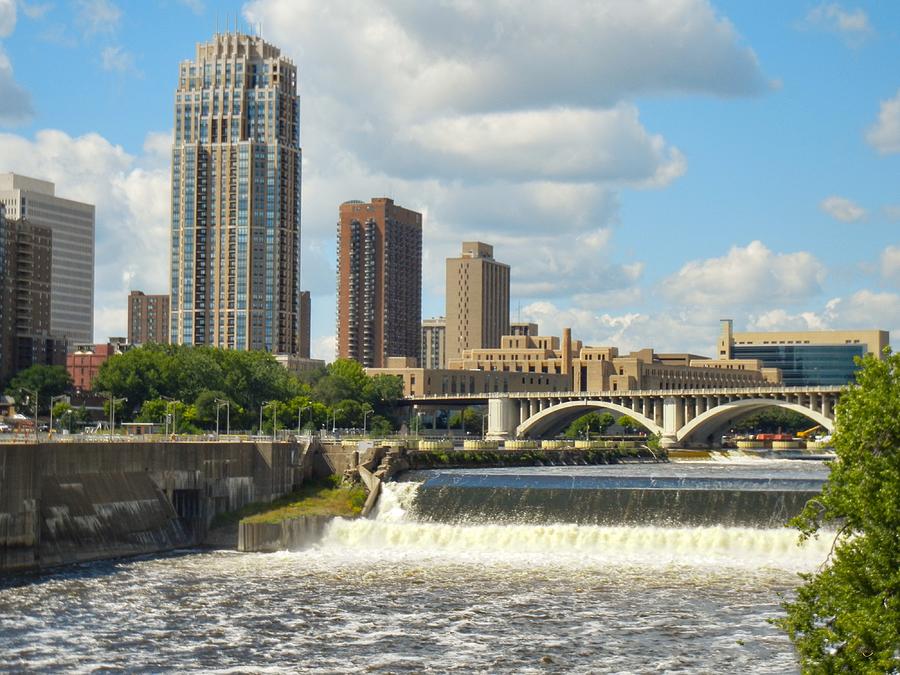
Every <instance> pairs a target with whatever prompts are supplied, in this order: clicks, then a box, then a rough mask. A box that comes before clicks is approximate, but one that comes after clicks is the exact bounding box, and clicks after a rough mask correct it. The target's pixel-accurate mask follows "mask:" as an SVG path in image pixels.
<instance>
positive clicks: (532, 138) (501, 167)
mask: <svg viewBox="0 0 900 675" xmlns="http://www.w3.org/2000/svg"><path fill="white" fill-rule="evenodd" d="M399 135H400V140H401V141H405V142H406V144H404V146H406V145H407V144H408V147H404V146H401V147H399V148H398V147H397V146H396V145H393V146H392V148H394V149H396V150H399V152H400V153H401V154H402V157H403V158H404V160H405V161H406V162H407V163H408V164H409V166H408V167H403V169H405V171H404V173H412V174H417V175H444V176H465V177H466V179H467V180H472V181H480V180H484V179H486V178H498V177H503V178H507V179H510V180H522V181H531V180H550V181H560V182H588V181H590V182H621V183H636V184H641V183H651V184H659V185H662V184H666V183H668V182H670V181H671V180H674V179H675V178H677V177H678V176H680V175H681V174H683V173H684V170H685V162H684V157H683V156H682V155H681V153H680V152H679V151H678V150H677V149H675V148H672V147H669V146H667V144H666V142H665V141H664V140H663V138H662V137H661V136H654V135H650V134H648V133H647V131H646V129H644V127H642V126H641V124H640V121H639V119H638V111H637V109H636V108H635V107H634V106H632V105H626V104H621V105H618V106H615V107H613V108H609V109H604V110H588V109H571V108H556V109H551V110H525V111H516V112H502V113H488V114H479V115H458V116H455V117H441V118H437V119H432V120H428V121H426V122H423V123H420V124H414V125H412V126H410V127H409V128H408V129H404V130H401V131H400V132H399Z"/></svg>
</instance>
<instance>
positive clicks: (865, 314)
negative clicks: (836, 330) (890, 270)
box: [829, 289, 900, 340]
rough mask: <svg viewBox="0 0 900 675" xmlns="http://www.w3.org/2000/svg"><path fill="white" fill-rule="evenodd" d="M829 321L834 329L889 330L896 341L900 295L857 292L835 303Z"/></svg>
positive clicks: (899, 318)
mask: <svg viewBox="0 0 900 675" xmlns="http://www.w3.org/2000/svg"><path fill="white" fill-rule="evenodd" d="M829 319H830V322H831V325H832V326H834V327H840V328H848V329H851V328H880V329H883V330H889V331H891V333H892V334H893V335H894V340H896V339H897V334H898V333H900V295H898V294H896V293H879V292H876V291H872V290H869V289H863V290H860V291H857V292H856V293H854V294H853V295H852V296H850V297H849V298H847V299H846V300H843V299H839V300H837V301H836V302H834V303H833V305H832V307H831V308H830V316H829Z"/></svg>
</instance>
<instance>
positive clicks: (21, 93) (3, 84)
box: [0, 45, 34, 124]
mask: <svg viewBox="0 0 900 675" xmlns="http://www.w3.org/2000/svg"><path fill="white" fill-rule="evenodd" d="M33 113H34V110H33V108H32V106H31V95H30V94H29V93H28V91H27V90H26V89H25V88H24V87H22V85H20V84H19V83H18V82H16V79H15V77H14V76H13V69H12V64H11V63H10V61H9V58H8V57H7V56H6V53H5V52H4V51H3V46H2V45H0V124H19V123H22V122H26V121H27V120H28V119H29V118H30V117H31V116H32V114H33Z"/></svg>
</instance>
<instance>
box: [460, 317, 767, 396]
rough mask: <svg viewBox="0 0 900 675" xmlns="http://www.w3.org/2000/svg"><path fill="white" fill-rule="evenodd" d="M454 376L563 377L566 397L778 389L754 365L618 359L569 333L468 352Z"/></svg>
mask: <svg viewBox="0 0 900 675" xmlns="http://www.w3.org/2000/svg"><path fill="white" fill-rule="evenodd" d="M448 368H450V369H451V370H464V371H471V370H482V371H486V372H501V373H523V374H527V375H531V374H535V375H560V376H562V377H563V378H564V379H565V383H566V391H590V392H598V391H633V390H641V389H645V390H646V389H714V388H717V387H749V386H763V385H767V384H775V383H778V381H779V373H778V371H777V370H774V369H764V368H763V364H762V363H761V362H760V361H758V360H753V359H735V360H731V361H713V360H711V359H705V358H703V357H700V356H696V355H693V354H657V353H655V352H654V351H653V350H652V349H642V350H640V351H637V352H632V353H630V354H627V355H626V354H622V355H620V354H619V350H618V349H617V348H616V347H589V346H585V345H583V344H582V342H581V341H580V340H572V337H571V331H570V330H569V329H568V328H567V329H565V330H564V331H563V336H562V339H560V338H558V337H555V336H540V335H507V336H504V337H503V338H502V339H501V344H500V347H498V348H496V349H470V350H466V351H464V352H463V354H462V357H461V358H458V359H451V360H450V361H449V362H448Z"/></svg>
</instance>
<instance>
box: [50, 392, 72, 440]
mask: <svg viewBox="0 0 900 675" xmlns="http://www.w3.org/2000/svg"><path fill="white" fill-rule="evenodd" d="M54 401H65V402H66V403H68V402H69V397H68V396H67V395H66V394H60V395H59V396H51V397H50V433H51V434H52V433H53V403H54Z"/></svg>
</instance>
